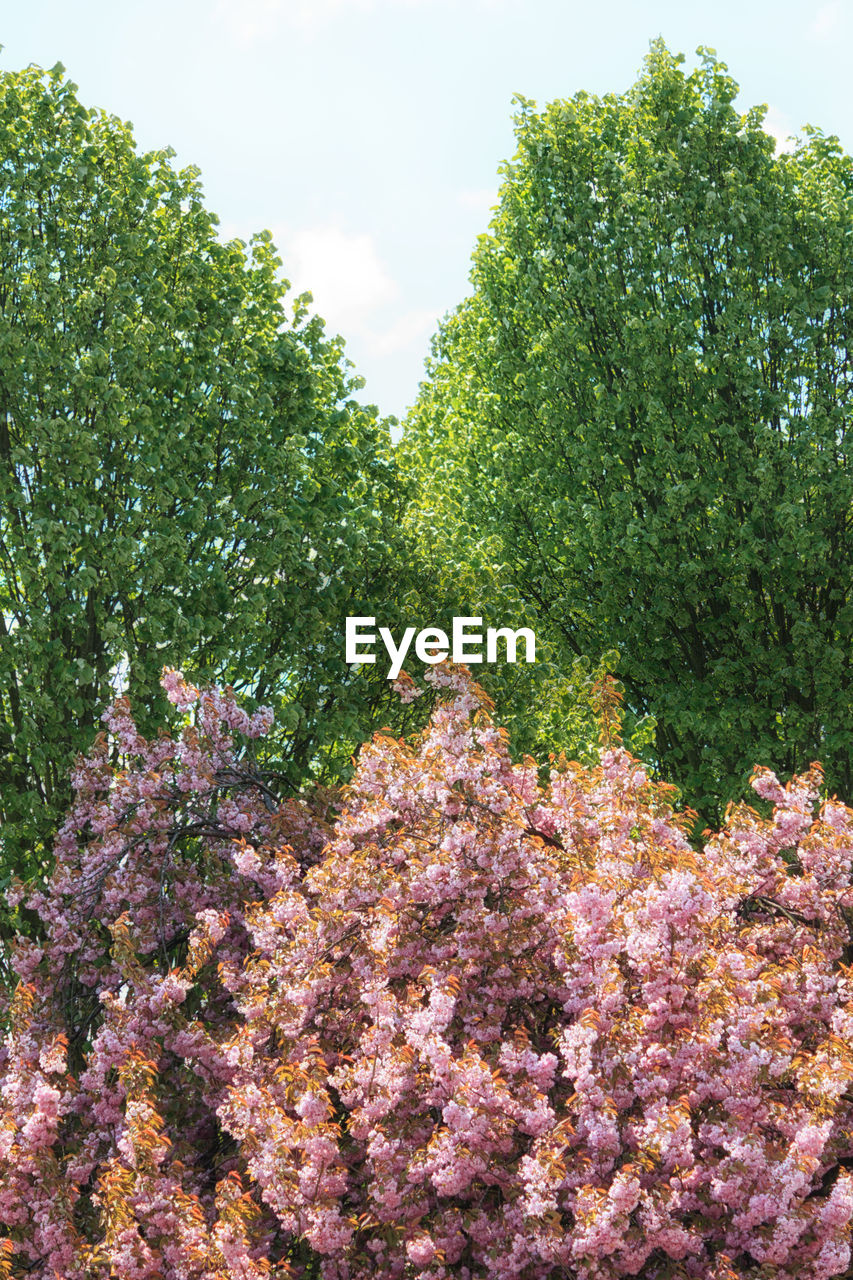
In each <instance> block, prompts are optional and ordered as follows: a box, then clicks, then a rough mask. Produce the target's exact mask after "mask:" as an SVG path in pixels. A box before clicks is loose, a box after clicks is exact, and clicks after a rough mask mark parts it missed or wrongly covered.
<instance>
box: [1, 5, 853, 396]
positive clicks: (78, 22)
mask: <svg viewBox="0 0 853 1280" xmlns="http://www.w3.org/2000/svg"><path fill="white" fill-rule="evenodd" d="M657 35H662V36H663V37H664V39H665V40H666V42H667V44H668V45H669V46H670V48H672V49H675V50H679V51H681V52H684V53H686V54H687V55H688V61H689V63H690V64H692V63H693V61H694V59H693V56H692V55H693V53H694V51H695V49H696V47H697V45H700V44H705V45H711V46H712V47H713V48H715V49H716V50H717V52H718V53H719V55H720V56H721V57H722V58H723V59H724V60H725V61H726V62H727V63H728V65H729V69H730V71H731V73H732V75H733V76H734V77H735V79H736V80H737V81H738V82H739V83H740V85H741V88H742V95H741V100H740V101H741V105H742V106H744V107H745V106H748V105H751V104H753V103H755V102H766V103H768V104H769V106H770V109H771V111H770V117H769V121H768V123H769V125H770V127H771V128H772V130H773V131H774V132H777V133H778V134H779V135H780V136H784V135H785V134H787V133H789V132H796V131H797V130H799V129H800V128H801V127H802V125H803V124H805V123H811V124H815V125H819V126H821V127H822V128H823V129H825V130H826V132H828V133H837V134H838V135H839V136H840V138H841V140H842V142H843V143H844V145H845V146H846V147H847V149H848V150H850V149H853V94H851V86H850V67H851V66H853V57H851V54H853V13H851V3H850V2H849V0H817V3H812V4H806V3H799V2H797V3H795V2H793V0H788V2H785V0H781V2H779V0H777V2H775V3H772V2H765V0H760V2H753V3H751V2H750V0H739V2H737V3H736V2H734V0H722V2H718V3H716V4H715V5H713V6H711V5H710V4H701V5H691V4H689V3H685V2H682V3H669V2H668V0H645V2H644V3H633V2H629V0H601V2H600V3H598V4H583V5H581V4H577V3H574V0H562V2H561V0H453V2H451V0H144V3H143V2H142V0H77V2H76V3H73V4H69V3H68V0H30V3H29V4H28V5H27V6H26V8H25V7H24V5H23V4H21V3H20V0H0V43H2V44H3V45H4V49H3V52H2V54H0V66H2V67H4V68H17V67H21V66H24V65H26V64H27V63H29V62H37V63H39V64H40V65H42V66H44V67H50V66H52V65H53V64H54V63H55V62H56V61H61V62H63V63H64V64H65V66H66V68H67V69H68V73H69V75H70V77H71V78H72V79H73V80H74V81H76V83H77V84H78V85H79V91H80V97H81V98H82V100H83V101H84V102H85V103H86V105H87V106H100V107H105V108H107V109H108V110H109V111H111V112H113V113H115V114H116V115H118V116H121V117H122V118H123V119H126V120H131V121H132V122H133V124H134V127H135V130H136V136H137V139H138V142H139V143H140V145H141V146H143V147H146V148H151V147H160V146H164V145H166V144H169V145H171V146H173V147H174V148H175V150H176V151H177V153H178V154H177V159H178V162H180V163H181V164H189V163H194V164H197V165H199V166H200V168H201V170H202V177H203V181H204V186H205V191H206V195H207V202H208V204H209V206H210V207H211V208H212V209H214V210H215V211H216V212H217V213H218V214H219V216H220V218H221V219H222V223H223V226H224V229H225V230H226V232H227V233H230V234H233V235H240V236H241V237H243V238H244V239H245V238H247V237H248V235H249V234H250V233H251V232H252V231H255V230H259V229H261V228H263V227H269V228H270V229H271V230H272V232H273V234H274V236H275V239H276V243H277V244H278V247H279V250H280V252H281V255H282V257H283V259H284V271H285V275H287V276H288V278H289V279H291V280H292V281H293V283H294V286H296V287H297V288H298V289H300V290H301V289H305V288H309V289H311V290H312V291H313V293H314V295H315V300H316V306H317V310H319V312H320V314H321V315H323V316H324V317H325V318H326V320H327V322H328V324H329V327H330V328H331V329H333V330H335V331H337V332H340V333H342V334H343V336H344V337H345V338H346V340H347V351H348V354H349V355H350V357H351V358H352V360H353V361H354V363H355V365H356V367H357V369H358V371H359V372H360V373H361V374H362V375H363V376H364V377H365V378H366V379H367V386H366V388H365V391H364V392H363V393H362V394H363V396H364V397H366V398H368V399H370V400H372V401H374V402H375V403H377V404H378V405H379V407H380V409H381V410H382V412H383V413H386V414H390V413H394V414H397V415H398V416H402V414H403V413H404V411H405V409H406V407H407V406H408V405H409V404H410V403H411V401H412V400H413V398H414V396H415V393H416V391H417V385H418V381H419V380H420V378H421V376H422V370H423V360H424V357H425V355H426V354H427V351H428V349H429V338H430V335H431V333H432V332H433V330H434V328H435V324H436V321H437V319H438V317H440V316H441V315H442V314H443V313H444V312H445V311H447V310H449V309H450V308H451V307H453V306H454V305H455V304H456V303H457V302H458V301H459V300H460V298H461V297H462V296H463V294H464V293H465V292H466V291H467V289H468V284H467V275H468V266H469V258H470V254H471V250H472V248H473V246H474V242H475V239H476V237H477V235H478V234H479V233H480V232H482V231H484V230H485V229H486V227H487V224H488V217H489V207H490V204H491V203H492V202H493V201H494V199H495V194H496V190H497V183H498V178H497V168H498V165H499V164H500V163H501V161H502V160H504V159H507V158H508V157H509V156H510V155H511V154H512V152H513V150H514V143H513V133H512V119H511V117H512V108H511V98H512V95H513V94H514V93H516V92H518V93H522V94H524V96H525V97H528V98H533V99H534V100H536V101H537V102H539V103H540V104H544V103H545V102H547V101H549V100H551V99H553V98H557V97H568V96H570V95H571V94H573V93H575V92H576V91H577V90H578V89H587V90H589V91H591V92H594V93H605V92H608V91H611V90H612V91H617V92H621V91H622V90H624V89H626V88H627V87H628V86H629V85H630V84H631V83H632V82H633V80H634V79H635V78H636V73H637V71H638V69H639V67H640V64H641V62H642V59H643V56H644V54H645V52H646V49H647V48H648V43H649V40H650V39H652V38H653V37H655V36H657Z"/></svg>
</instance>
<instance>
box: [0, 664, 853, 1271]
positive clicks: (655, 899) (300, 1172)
mask: <svg viewBox="0 0 853 1280" xmlns="http://www.w3.org/2000/svg"><path fill="white" fill-rule="evenodd" d="M427 678H428V679H429V680H430V682H431V683H432V684H433V685H435V686H436V688H437V690H438V692H439V694H440V700H439V701H438V702H437V705H436V707H435V710H434V712H433V715H432V717H431V720H430V722H429V724H428V726H427V728H426V729H425V731H424V732H423V734H422V735H421V736H420V737H419V738H418V739H417V740H416V741H412V742H406V741H402V740H397V739H394V738H391V737H388V736H383V735H378V736H377V737H375V738H374V740H373V741H372V742H371V743H369V744H367V745H366V746H365V747H363V749H362V751H361V753H360V756H359V759H358V765H357V770H356V773H355V776H354V779H353V781H352V783H351V785H350V786H349V787H348V788H346V789H345V791H344V792H343V793H342V794H341V796H340V797H339V799H338V804H337V810H336V817H335V819H334V821H333V822H331V823H327V822H326V821H325V820H324V814H323V813H322V812H320V811H319V806H318V804H317V803H316V802H315V803H313V804H312V803H311V802H309V800H308V799H307V798H304V797H303V798H296V799H290V800H287V801H285V802H283V801H282V800H281V799H280V798H279V797H278V795H277V794H276V791H275V788H274V786H273V785H272V780H271V779H269V778H268V777H265V776H264V775H262V774H260V773H259V772H258V771H257V770H256V769H255V768H254V767H253V766H252V763H251V760H252V756H251V751H250V750H247V749H246V742H247V740H248V741H249V742H250V741H251V738H252V736H256V735H258V734H261V733H263V732H265V731H266V729H267V728H268V725H269V718H268V716H267V715H266V713H264V712H261V713H258V714H257V715H256V716H254V717H251V716H248V715H247V714H246V713H245V712H244V711H242V710H241V708H239V707H238V706H237V704H236V702H235V700H234V698H233V696H232V695H231V694H230V693H229V692H228V691H225V692H220V691H215V690H214V691H200V690H197V689H193V688H192V687H191V686H188V685H187V684H186V683H185V682H184V681H183V680H182V679H181V677H180V675H179V674H178V673H174V672H171V673H167V675H166V677H165V678H164V683H165V687H166V689H167V692H168V693H169V696H170V698H171V699H172V701H173V702H174V703H175V705H176V706H177V707H178V708H179V709H180V710H181V712H182V713H183V715H184V724H183V727H182V729H181V731H180V733H177V734H175V735H167V734H165V733H164V734H162V735H161V736H160V737H159V738H158V739H156V740H154V741H150V742H149V741H145V740H144V739H142V738H141V736H140V735H139V733H138V732H137V730H136V727H135V725H134V722H133V719H132V716H131V714H130V709H129V707H128V706H127V703H126V702H124V701H119V702H118V703H117V704H116V705H115V706H114V707H113V708H112V709H111V711H110V712H109V713H108V715H107V732H106V733H105V734H104V735H103V736H102V737H101V738H100V739H99V741H98V743H97V744H96V746H95V749H94V750H93V752H92V753H91V754H90V756H89V757H88V758H87V759H86V760H85V761H81V763H80V765H79V767H78V769H77V772H76V776H75V785H76V800H75V803H74V805H73V807H72V809H71V811H70V813H69V815H68V818H67V820H66V822H65V824H64V826H63V828H62V830H61V832H60V833H59V837H58V840H57V846H56V855H57V860H56V870H55V873H54V876H53V879H52V881H51V883H50V886H49V888H48V889H47V890H46V891H43V892H37V891H29V892H28V891H26V890H25V889H24V887H23V886H18V887H16V888H14V889H13V891H12V893H11V898H12V901H13V902H21V903H22V904H23V906H24V907H25V908H29V910H30V911H31V912H35V913H36V914H37V916H38V918H39V919H40V921H41V924H42V940H41V941H40V942H39V943H38V944H36V943H35V942H33V941H26V940H25V939H24V938H23V937H22V938H21V939H20V940H19V943H18V948H17V954H16V967H17V972H18V974H19V976H20V984H19V986H18V989H17V991H16V993H15V996H14V1000H13V1007H12V1014H11V1027H10V1030H9V1033H8V1036H7V1038H6V1042H5V1047H4V1049H3V1051H2V1053H3V1057H2V1062H0V1276H2V1275H3V1274H4V1268H5V1274H8V1275H9V1276H12V1277H15V1278H16V1280H17V1277H21V1278H23V1277H24V1276H27V1277H34V1280H53V1277H55V1276H56V1275H59V1276H62V1277H77V1276H79V1277H86V1278H87V1280H115V1278H121V1280H125V1278H127V1280H155V1277H158V1278H160V1280H226V1277H228V1278H230V1277H237V1278H238V1280H257V1278H260V1277H283V1276H285V1275H293V1276H304V1277H306V1278H307V1277H315V1276H316V1277H322V1280H368V1277H370V1278H371V1280H372V1278H373V1277H377V1278H378V1280H403V1278H404V1277H430V1278H432V1280H457V1278H458V1280H480V1278H483V1280H485V1278H486V1277H489V1278H490V1280H491V1278H494V1280H558V1277H559V1278H568V1280H616V1277H624V1276H639V1277H642V1278H643V1280H664V1278H665V1277H683V1278H684V1280H759V1277H761V1278H762V1280H763V1278H765V1277H768V1276H774V1277H777V1278H778V1280H794V1277H797V1280H831V1278H832V1277H841V1276H844V1275H845V1273H846V1272H847V1270H848V1267H849V1265H850V1234H851V1223H853V1178H851V1174H850V1173H849V1172H848V1169H849V1168H850V1167H853V984H851V977H853V972H851V970H850V968H849V967H848V966H849V964H850V961H851V957H853V942H851V932H853V888H851V863H852V862H853V811H851V810H850V809H848V808H846V807H845V806H844V805H843V804H841V803H839V802H838V801H837V800H835V799H831V800H823V801H821V798H820V787H821V782H822V779H821V774H820V771H819V769H818V768H817V767H816V766H815V767H813V768H812V769H811V770H810V771H809V772H808V773H806V774H804V775H803V776H801V777H798V778H794V779H793V780H792V781H791V782H790V783H788V784H787V785H782V784H781V783H780V782H779V780H778V779H777V778H776V777H775V776H774V775H773V774H771V773H770V772H769V771H767V770H758V771H757V772H756V775H755V778H754V787H755V790H756V792H757V794H758V796H759V797H760V801H761V805H760V807H761V808H762V812H761V813H759V812H758V811H757V810H756V809H754V808H751V807H748V806H746V805H741V806H738V807H735V808H733V809H731V810H730V812H729V813H728V815H727V818H726V822H725V824H724V826H723V828H722V829H721V830H720V831H719V832H716V833H706V840H705V843H704V846H703V847H702V848H701V849H697V848H696V847H695V845H694V844H692V843H691V840H690V838H689V835H690V831H691V826H692V818H693V815H691V814H690V813H689V812H688V813H678V812H676V811H674V809H673V806H672V794H673V789H672V788H670V787H668V786H667V785H665V784H664V783H661V782H658V781H655V780H653V779H652V778H651V777H650V776H649V773H648V771H647V769H646V768H645V767H644V766H643V765H642V764H641V763H640V762H639V761H638V760H636V759H634V758H633V757H632V756H631V755H630V754H629V753H628V752H626V751H625V750H624V749H623V748H622V747H621V745H620V743H619V740H618V730H617V728H616V725H617V723H618V716H615V715H614V699H613V697H612V695H608V694H607V691H605V696H604V697H603V700H602V705H603V707H604V708H605V711H606V714H603V719H602V722H603V725H604V730H603V736H604V738H605V741H604V744H603V747H602V751H601V758H600V763H599V765H598V766H597V767H596V768H593V769H587V768H582V767H581V766H580V765H577V764H574V763H570V762H567V761H565V760H563V759H560V760H555V761H552V762H551V767H550V770H542V769H540V768H539V767H538V765H537V763H536V762H535V761H533V760H531V759H529V758H526V759H524V760H522V761H521V762H516V761H513V760H512V759H511V757H510V754H509V752H508V749H507V744H506V735H505V734H504V733H503V731H502V730H500V729H499V728H497V727H496V726H495V724H494V722H493V720H492V718H491V714H490V712H491V706H490V704H489V701H488V699H487V697H486V696H485V694H484V693H483V692H482V690H480V689H479V688H478V686H477V685H476V684H475V683H474V682H473V681H472V679H471V677H470V675H469V674H468V672H467V671H466V670H465V669H464V668H457V667H453V666H451V665H448V664H442V665H439V666H436V667H435V668H434V669H433V670H432V671H431V672H430V673H429V675H428V677H427ZM398 683H399V687H400V692H401V693H402V694H403V696H405V697H407V698H410V697H411V696H413V695H415V694H416V692H417V691H416V689H415V687H414V685H413V684H412V682H411V681H410V680H409V679H408V678H407V677H401V680H400V681H399V682H398ZM3 1237H5V1241H4V1240H3Z"/></svg>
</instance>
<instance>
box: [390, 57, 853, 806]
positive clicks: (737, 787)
mask: <svg viewBox="0 0 853 1280" xmlns="http://www.w3.org/2000/svg"><path fill="white" fill-rule="evenodd" d="M700 55H701V57H700V62H699V65H698V66H697V68H696V70H694V71H693V72H692V73H690V74H687V73H686V72H685V71H684V70H683V69H682V67H681V66H680V63H681V62H682V61H683V59H682V58H680V57H676V56H674V55H672V54H671V53H670V52H669V51H668V50H667V49H666V48H665V47H664V45H663V44H662V43H661V42H657V43H655V44H654V45H653V46H652V48H651V51H650V53H649V56H648V58H647V60H646V64H645V67H644V70H643V73H642V75H641V77H640V79H639V80H638V82H637V83H636V84H635V85H634V86H633V87H632V88H631V89H630V90H629V91H628V92H627V93H624V94H622V95H618V96H617V95H607V96H606V97H603V98H598V97H595V96H592V95H590V94H587V93H578V94H576V95H575V96H574V97H573V98H571V99H570V100H566V101H556V102H553V103H551V104H550V105H548V106H547V107H546V108H545V109H543V110H541V111H540V110H537V108H536V106H535V104H534V103H532V102H528V101H525V100H523V99H522V100H520V106H519V112H518V115H517V117H516V125H517V139H518V150H517V153H516V155H515V157H514V159H513V160H512V162H511V163H509V164H507V165H506V166H505V168H504V170H503V184H502V187H501V192H500V202H499V205H498V208H497V210H496V212H495V214H494V217H493V220H492V222H491V225H490V228H489V231H488V233H487V234H486V235H484V236H481V237H480V239H479V242H478V245H477V247H476V250H475V253H474V258H473V267H472V275H471V279H472V283H473V286H474V288H473V295H472V296H471V297H470V298H467V299H466V300H465V301H464V302H463V303H462V304H461V305H460V306H459V307H458V309H457V310H456V311H455V313H453V314H452V315H450V316H449V317H448V318H447V320H446V321H445V322H444V324H443V325H442V327H441V329H440V331H439V334H438V336H437V339H436V341H435V344H434V350H433V357H432V360H431V364H430V368H429V376H428V379H427V381H426V382H425V383H424V384H422V388H421V394H420V396H419V399H418V401H417V403H416V405H415V406H414V408H413V410H412V412H411V414H410V416H409V418H408V421H407V424H406V435H405V438H404V443H403V449H402V453H403V454H404V455H405V457H406V458H407V463H408V466H409V467H410V469H411V471H412V473H413V474H414V475H415V476H416V477H417V480H418V484H419V486H420V497H419V500H418V515H417V522H419V525H420V527H421V528H427V527H430V526H437V527H440V528H442V529H443V530H444V531H445V532H444V533H443V535H442V536H443V538H444V547H445V552H446V555H447V556H448V558H449V559H450V561H451V562H452V561H453V560H454V559H455V561H456V562H457V563H458V562H463V561H466V560H469V559H471V558H472V557H474V558H476V557H480V558H481V559H485V560H487V561H489V562H490V563H491V564H492V565H493V566H494V567H495V571H496V572H497V573H498V575H499V576H500V577H502V579H503V580H504V581H505V582H506V584H507V586H508V588H511V589H512V590H513V591H515V592H516V593H517V595H518V597H519V599H520V600H521V601H522V602H523V605H524V607H525V608H527V609H528V610H530V611H532V614H533V616H535V617H536V618H537V629H541V630H542V632H543V635H547V636H548V637H549V638H550V639H551V641H552V642H553V643H554V645H555V647H556V650H557V652H558V653H560V654H562V655H563V658H564V661H566V662H568V660H569V659H570V658H571V657H572V656H573V655H576V654H588V655H590V656H591V657H592V658H595V657H597V656H598V655H600V654H601V653H602V651H603V650H605V649H608V648H610V647H611V646H614V647H616V648H617V649H618V650H619V651H620V653H621V665H620V667H619V674H620V678H621V679H622V680H623V681H624V683H625V686H626V690H627V695H628V702H629V704H630V705H631V707H632V708H633V709H634V710H635V711H636V712H638V713H650V714H651V715H653V716H654V718H655V721H656V751H657V756H658V759H659V761H664V762H665V766H666V769H667V771H668V773H669V775H670V776H671V777H672V778H673V780H675V781H677V782H679V783H680V784H682V785H683V786H685V788H686V794H687V796H688V797H689V799H690V801H691V803H693V804H695V805H697V806H699V807H701V808H703V809H704V810H706V811H713V810H714V809H715V807H716V805H717V804H718V803H719V802H720V801H724V800H725V799H726V798H727V797H729V796H732V795H736V794H742V792H743V787H744V786H745V781H746V776H747V772H748V770H749V769H750V767H751V765H752V763H753V760H754V759H760V760H763V761H765V762H767V763H768V764H771V765H773V766H774V767H777V768H780V769H782V770H786V771H792V770H794V769H801V768H804V767H806V766H807V765H808V763H809V762H810V761H811V760H813V759H821V760H822V761H823V762H825V765H826V768H827V777H828V782H829V784H830V786H832V787H839V788H842V789H844V790H845V791H847V792H848V793H849V789H850V787H851V783H853V739H852V738H851V735H850V723H851V713H853V681H851V675H852V674H853V673H852V672H851V661H853V647H851V639H853V596H851V588H853V529H851V497H853V468H851V440H853V437H851V434H850V430H849V422H850V409H851V376H853V367H851V320H850V316H851V309H850V302H851V289H853V258H851V255H850V244H851V235H853V169H851V161H850V158H849V157H848V156H847V155H845V154H844V153H843V152H842V150H841V148H840V147H839V145H838V142H837V140H836V139H834V138H830V137H826V136H824V135H823V134H822V133H821V132H820V131H819V130H815V129H808V130H806V136H805V139H804V141H802V142H801V143H800V144H799V145H798V146H797V148H796V150H795V151H794V152H793V153H792V154H776V152H775V150H774V140H773V139H772V138H771V137H770V135H769V134H767V133H766V132H765V131H764V129H763V127H762V120H763V108H753V109H752V110H749V111H747V112H746V113H745V114H742V113H740V112H739V111H738V110H737V109H736V107H735V105H734V100H735V97H736V94H737V92H738V87H737V85H736V84H735V83H734V81H733V80H732V79H731V78H730V76H729V75H728V74H727V71H726V68H725V66H724V64H723V63H721V62H720V61H718V60H717V58H716V57H715V56H714V55H713V53H712V51H707V50H704V51H703V50H700Z"/></svg>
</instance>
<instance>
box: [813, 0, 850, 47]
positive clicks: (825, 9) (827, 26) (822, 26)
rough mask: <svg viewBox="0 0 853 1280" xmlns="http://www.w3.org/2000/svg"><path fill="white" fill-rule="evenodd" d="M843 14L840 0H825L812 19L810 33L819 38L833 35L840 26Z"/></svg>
mask: <svg viewBox="0 0 853 1280" xmlns="http://www.w3.org/2000/svg"><path fill="white" fill-rule="evenodd" d="M844 16H845V15H844V6H843V5H842V3H841V0H826V3H825V4H822V5H821V6H820V8H819V9H818V11H817V13H816V14H815V16H814V18H813V20H812V25H811V32H812V35H814V36H817V37H818V38H819V39H824V38H825V37H827V36H831V35H834V33H835V32H836V31H837V30H838V28H839V27H840V26H841V22H842V19H843V18H844Z"/></svg>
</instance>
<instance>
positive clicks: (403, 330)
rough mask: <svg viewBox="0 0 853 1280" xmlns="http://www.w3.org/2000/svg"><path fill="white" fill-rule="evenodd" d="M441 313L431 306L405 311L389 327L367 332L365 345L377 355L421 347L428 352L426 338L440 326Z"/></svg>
mask: <svg viewBox="0 0 853 1280" xmlns="http://www.w3.org/2000/svg"><path fill="white" fill-rule="evenodd" d="M441 315H442V312H441V311H436V310H431V309H429V308H423V309H421V310H413V311H405V312H403V314H402V315H401V316H400V317H399V319H397V320H395V321H394V323H393V324H391V325H390V326H389V327H388V328H386V329H380V330H369V331H367V332H365V333H364V335H363V336H364V342H365V346H366V347H367V349H368V350H369V351H370V353H371V355H375V356H391V355H396V354H397V352H398V351H408V350H411V349H414V348H421V347H422V348H423V349H424V354H426V339H427V338H430V337H431V336H432V334H433V333H434V332H435V330H436V329H437V328H438V321H439V319H440V318H441Z"/></svg>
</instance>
